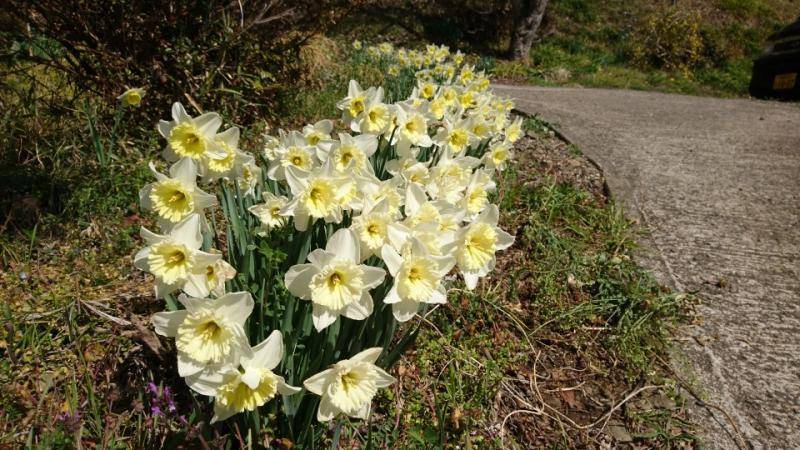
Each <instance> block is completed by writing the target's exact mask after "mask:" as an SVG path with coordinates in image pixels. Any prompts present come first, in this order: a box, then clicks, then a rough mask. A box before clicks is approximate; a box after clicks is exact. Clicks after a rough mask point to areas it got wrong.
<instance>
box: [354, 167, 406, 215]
mask: <svg viewBox="0 0 800 450" xmlns="http://www.w3.org/2000/svg"><path fill="white" fill-rule="evenodd" d="M403 184H404V183H403V180H402V178H399V177H393V178H390V179H388V180H383V181H382V180H379V179H378V178H377V177H376V176H375V175H373V174H368V175H367V176H361V177H359V178H358V190H359V192H360V193H361V195H362V198H363V202H364V203H365V204H370V205H377V204H378V203H380V202H382V201H385V202H386V207H387V209H388V210H389V214H391V215H392V217H394V218H399V217H400V216H401V211H400V207H401V206H403V201H404V199H403V195H402V192H403V191H402V185H403Z"/></svg>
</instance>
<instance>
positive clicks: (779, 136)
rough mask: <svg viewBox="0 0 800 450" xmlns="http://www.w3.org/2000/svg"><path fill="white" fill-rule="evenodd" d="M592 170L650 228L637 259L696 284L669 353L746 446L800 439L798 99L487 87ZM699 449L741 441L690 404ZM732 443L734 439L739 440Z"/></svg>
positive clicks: (670, 277)
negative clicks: (566, 143) (674, 351)
mask: <svg viewBox="0 0 800 450" xmlns="http://www.w3.org/2000/svg"><path fill="white" fill-rule="evenodd" d="M495 91H496V92H497V93H499V94H503V95H507V96H509V97H513V98H515V99H516V102H517V107H518V108H519V109H520V110H522V111H525V112H527V113H535V114H539V115H540V116H541V117H542V118H543V119H545V120H546V121H548V122H550V123H551V124H554V125H555V127H556V128H557V129H558V130H559V131H560V132H562V133H563V134H564V135H565V136H566V137H567V138H568V139H570V140H571V141H573V142H574V143H575V144H576V145H577V146H578V147H580V148H581V150H582V151H583V152H584V153H585V154H586V155H587V156H589V157H590V158H592V159H593V160H594V161H595V162H597V163H598V164H599V165H600V166H601V167H602V168H603V170H604V172H605V175H606V178H607V181H608V184H609V188H610V190H611V193H612V195H614V196H615V197H616V198H617V199H618V200H620V201H621V203H623V205H624V206H625V208H626V211H627V212H628V214H630V215H631V216H634V217H636V218H639V219H640V220H641V221H642V223H643V224H644V225H645V226H646V227H647V228H648V229H649V230H650V231H651V236H650V237H649V238H648V239H647V242H645V245H646V246H647V247H648V249H649V254H648V256H646V257H645V258H644V259H643V261H644V264H646V265H648V266H650V267H651V268H652V270H653V271H654V272H655V274H656V275H657V276H658V277H659V278H660V279H661V280H662V281H663V282H665V283H667V284H669V285H671V286H672V287H674V288H676V289H678V290H680V291H698V292H699V296H700V299H701V301H702V302H703V303H702V305H701V306H700V313H701V314H702V322H701V323H699V324H698V325H693V326H690V327H687V329H686V330H685V336H683V337H684V339H681V346H682V349H683V354H684V355H683V357H684V358H686V359H688V361H689V362H690V365H691V366H693V368H694V374H695V375H696V376H697V379H698V380H697V381H699V384H700V386H701V389H702V390H703V391H704V392H705V393H706V394H707V395H708V400H709V401H710V402H711V403H715V404H717V405H720V406H721V407H722V408H724V409H725V410H727V411H728V413H729V414H730V416H731V419H732V420H733V421H734V422H735V423H736V428H738V430H739V433H740V434H741V435H743V437H744V440H745V441H746V443H745V444H744V445H746V446H752V447H753V448H757V449H762V448H763V449H799V448H800V257H798V256H800V107H797V106H796V105H788V104H779V103H771V102H761V101H751V100H728V99H714V98H701V97H689V96H682V95H670V94H660V93H649V92H635V91H624V90H606V89H580V88H539V87H522V86H519V87H517V86H497V87H496V88H495ZM693 411H694V414H695V417H694V418H695V419H696V420H698V421H699V422H700V423H701V424H702V426H703V428H704V429H705V431H704V432H703V437H704V440H705V443H706V445H707V446H708V447H709V448H720V449H731V448H737V446H739V447H741V445H739V444H737V443H736V442H735V441H734V440H733V438H732V436H736V435H737V434H736V432H735V431H734V429H733V427H731V426H730V425H728V421H727V420H726V419H725V417H724V415H722V414H720V413H718V412H717V413H716V414H715V416H714V417H712V416H711V415H710V414H709V412H708V410H707V409H705V408H700V407H697V406H696V407H695V408H693ZM739 442H741V441H739Z"/></svg>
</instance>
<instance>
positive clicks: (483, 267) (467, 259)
mask: <svg viewBox="0 0 800 450" xmlns="http://www.w3.org/2000/svg"><path fill="white" fill-rule="evenodd" d="M498 218H499V212H498V209H497V205H489V206H488V207H487V208H486V209H484V210H483V212H482V213H481V214H480V215H479V216H478V217H477V218H476V219H475V221H474V222H472V223H471V224H469V225H468V226H466V227H464V228H463V229H461V231H459V233H458V235H457V236H456V239H455V240H454V241H453V243H452V244H449V245H448V246H447V248H446V250H445V252H446V253H448V254H449V253H451V252H455V255H456V262H457V263H458V269H459V271H460V272H461V274H462V275H463V276H464V282H465V283H466V285H467V289H475V286H476V285H477V284H478V279H479V278H481V277H484V276H486V275H487V274H488V273H489V272H491V271H492V269H494V265H495V261H496V258H495V252H496V251H498V250H504V249H506V248H508V247H510V246H511V244H513V243H514V237H513V236H511V235H510V234H508V233H506V232H505V231H503V230H501V229H500V228H498V227H497V220H498Z"/></svg>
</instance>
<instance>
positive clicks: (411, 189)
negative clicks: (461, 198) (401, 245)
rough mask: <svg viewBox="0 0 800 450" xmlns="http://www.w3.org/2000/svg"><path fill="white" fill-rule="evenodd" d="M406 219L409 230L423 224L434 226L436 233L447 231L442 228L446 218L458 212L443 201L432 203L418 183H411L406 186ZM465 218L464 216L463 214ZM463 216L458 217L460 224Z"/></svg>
mask: <svg viewBox="0 0 800 450" xmlns="http://www.w3.org/2000/svg"><path fill="white" fill-rule="evenodd" d="M405 214H406V219H405V220H404V221H403V224H404V225H405V226H406V227H408V228H412V229H414V228H417V227H419V226H420V225H423V224H428V223H430V224H434V225H435V229H436V231H442V232H444V231H446V230H445V229H443V228H442V225H443V224H444V221H445V219H444V217H445V216H448V215H457V214H458V211H457V209H456V208H454V207H453V206H452V205H450V204H448V203H447V202H445V201H443V200H434V201H431V200H429V199H428V196H427V195H426V194H425V191H424V190H423V189H422V187H421V186H420V185H418V184H416V183H409V184H408V186H406V198H405ZM462 216H463V214H462ZM462 216H457V217H458V219H456V220H458V221H459V223H460V218H461V217H462Z"/></svg>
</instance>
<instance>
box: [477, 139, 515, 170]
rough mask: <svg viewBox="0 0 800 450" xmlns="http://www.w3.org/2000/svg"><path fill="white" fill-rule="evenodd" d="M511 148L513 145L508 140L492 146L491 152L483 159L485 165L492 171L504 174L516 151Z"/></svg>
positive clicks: (490, 147)
mask: <svg viewBox="0 0 800 450" xmlns="http://www.w3.org/2000/svg"><path fill="white" fill-rule="evenodd" d="M511 148H512V144H511V142H510V141H507V140H504V141H499V142H495V143H494V144H491V145H490V146H489V151H488V152H486V155H484V157H483V163H484V164H485V165H486V167H488V168H490V169H495V170H497V171H499V172H502V171H503V170H505V168H506V165H507V164H508V161H509V160H510V159H511V158H513V157H514V151H513V150H512V149H511Z"/></svg>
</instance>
